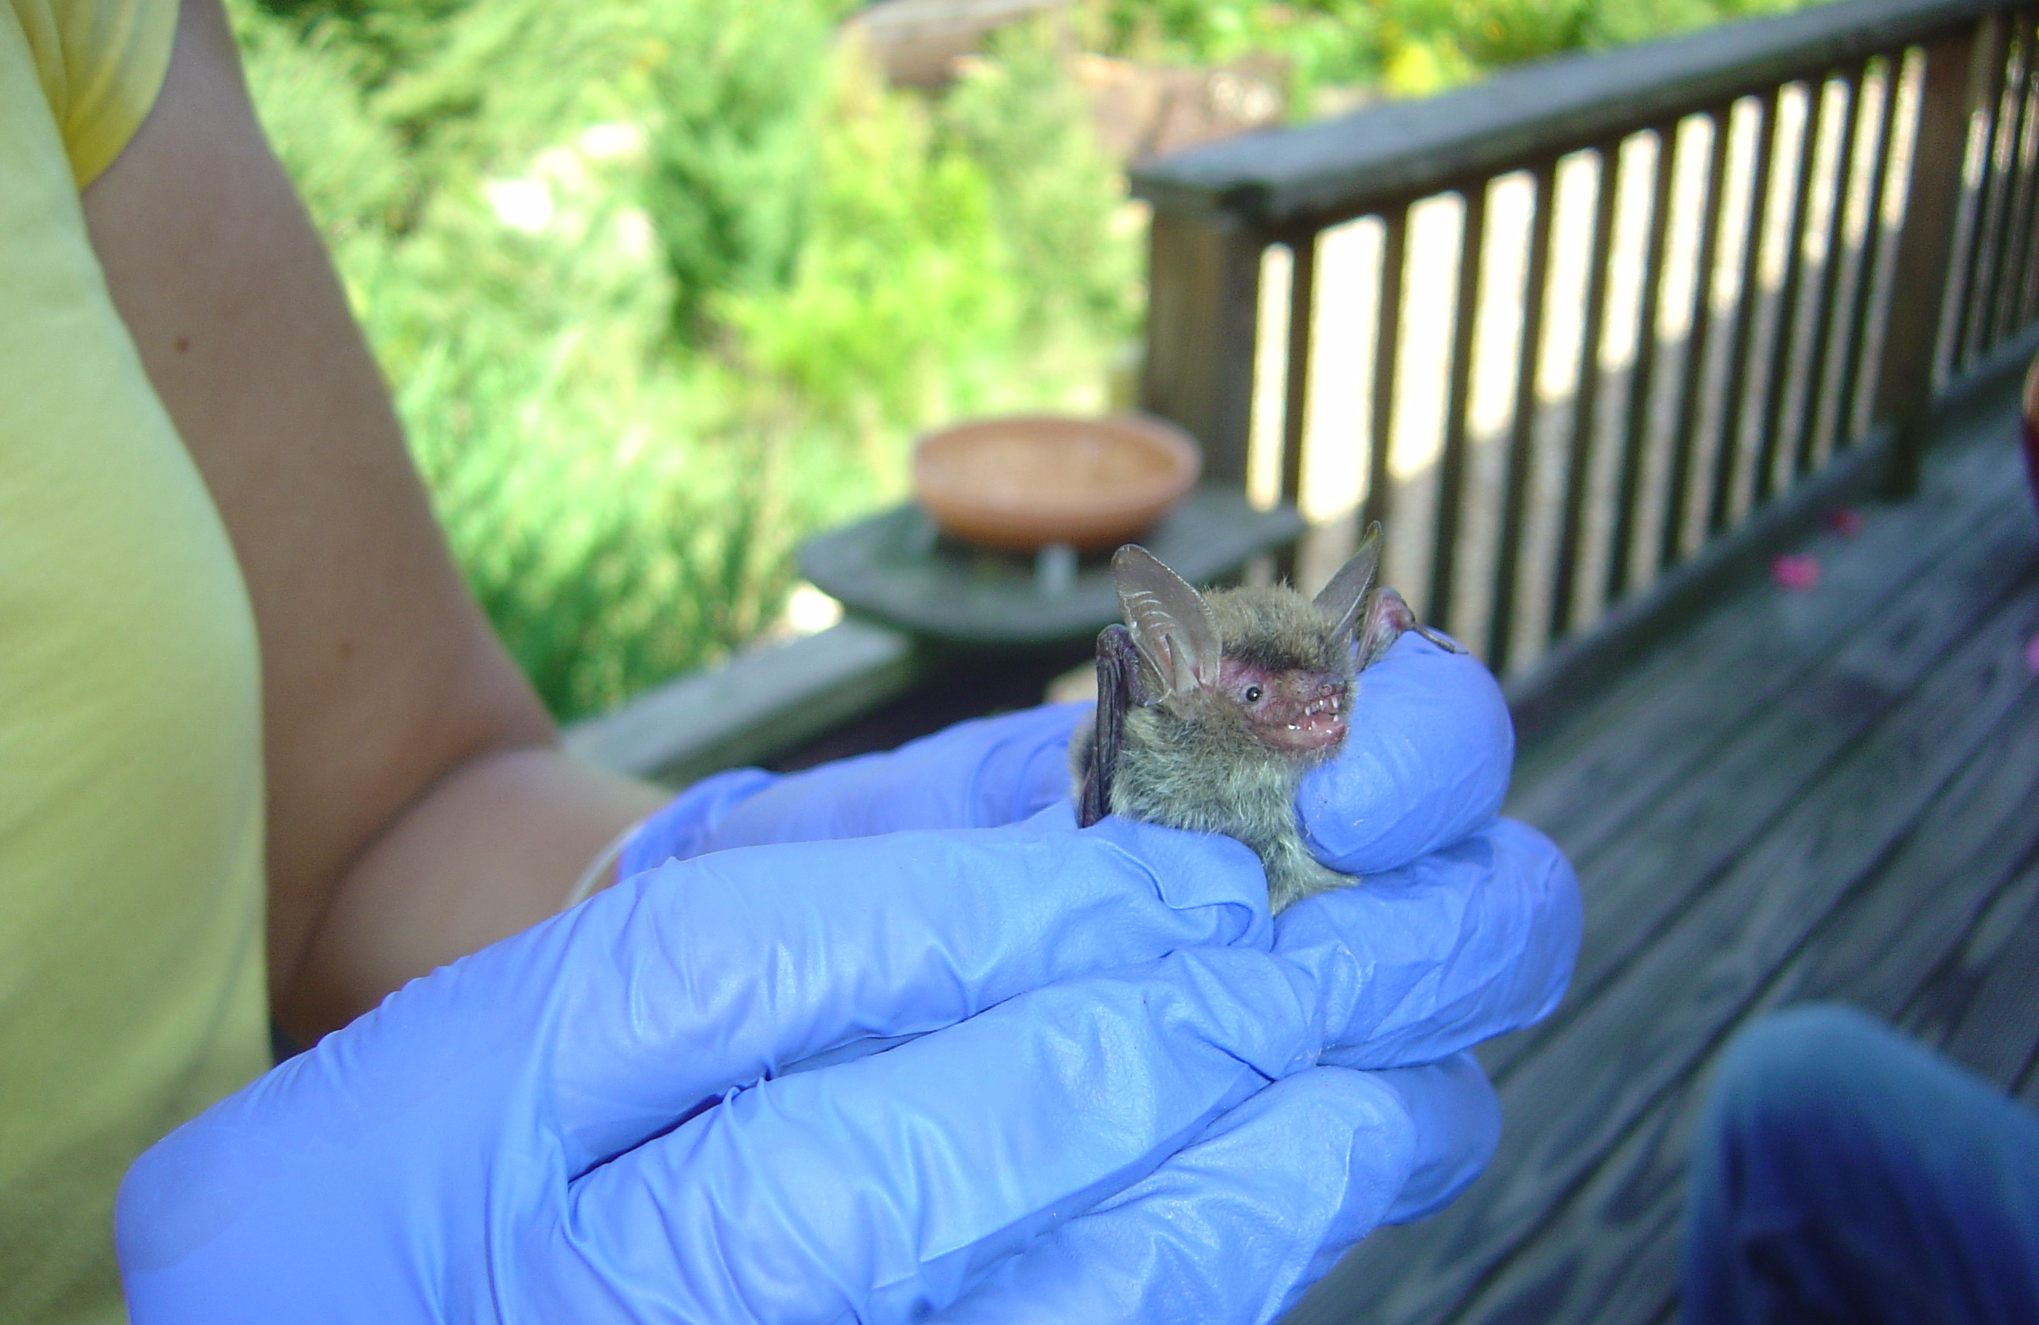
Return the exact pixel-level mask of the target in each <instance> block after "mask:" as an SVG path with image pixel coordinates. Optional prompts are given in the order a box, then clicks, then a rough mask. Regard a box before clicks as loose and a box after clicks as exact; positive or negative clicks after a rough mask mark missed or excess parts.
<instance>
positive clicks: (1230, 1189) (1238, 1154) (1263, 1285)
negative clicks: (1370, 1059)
mask: <svg viewBox="0 0 2039 1325" xmlns="http://www.w3.org/2000/svg"><path fill="white" fill-rule="evenodd" d="M1498 1118H1499V1114H1498V1110H1497V1109H1496V1107H1495V1104H1494V1097H1493V1091H1492V1089H1491V1088H1490V1087H1488V1086H1487V1084H1486V1079H1485V1078H1484V1077H1482V1076H1481V1075H1480V1073H1479V1069H1478V1067H1477V1065H1474V1064H1471V1063H1470V1062H1469V1061H1466V1062H1457V1061H1455V1062H1453V1063H1451V1064H1448V1065H1441V1066H1438V1067H1428V1068H1411V1069H1406V1070H1404V1071H1400V1072H1386V1073H1362V1072H1352V1071H1347V1070H1345V1069H1343V1068H1336V1067H1319V1068H1313V1069H1311V1070H1309V1071H1306V1072H1301V1073H1298V1074H1297V1075H1295V1076H1293V1077H1289V1078H1287V1079H1286V1080H1282V1081H1278V1082H1276V1083H1274V1084H1273V1085H1271V1086H1269V1087H1267V1088H1266V1089H1265V1090H1263V1091H1261V1092H1260V1093H1258V1094H1256V1095H1255V1096H1253V1098H1251V1099H1249V1100H1247V1101H1246V1102H1245V1103H1243V1104H1241V1105H1240V1106H1239V1107H1238V1108H1236V1109H1233V1110H1232V1111H1231V1112H1229V1113H1227V1114H1225V1115H1224V1116H1223V1117H1221V1118H1219V1119H1218V1120H1217V1121H1216V1122H1214V1123H1213V1124H1212V1126H1211V1127H1210V1128H1209V1130H1207V1131H1206V1132H1205V1133H1204V1134H1203V1135H1202V1136H1201V1137H1199V1138H1198V1139H1197V1140H1196V1141H1195V1142H1194V1143H1193V1144H1191V1145H1189V1146H1188V1147H1186V1148H1184V1149H1183V1150H1182V1151H1181V1152H1180V1153H1179V1154H1177V1155H1175V1156H1173V1157H1172V1158H1170V1159H1169V1160H1168V1161H1167V1162H1166V1163H1165V1164H1163V1165H1162V1166H1161V1167H1160V1168H1159V1169H1157V1170H1155V1172H1154V1173H1152V1174H1151V1175H1149V1176H1148V1177H1146V1178H1144V1179H1142V1180H1141V1181H1140V1182H1137V1183H1135V1184H1133V1185H1132V1186H1131V1187H1128V1188H1127V1189H1126V1190H1125V1191H1123V1192H1121V1193H1120V1194H1118V1195H1116V1196H1113V1197H1110V1198H1108V1199H1107V1200H1105V1201H1104V1202H1103V1203H1102V1204H1100V1205H1098V1206H1097V1207H1095V1208H1094V1209H1092V1210H1091V1211H1089V1212H1088V1213H1086V1214H1084V1215H1081V1216H1079V1217H1078V1218H1076V1219H1073V1220H1071V1221H1070V1222H1068V1223H1067V1224H1064V1225H1062V1226H1061V1227H1059V1228H1056V1229H1054V1230H1053V1231H1051V1232H1050V1233H1049V1234H1048V1235H1047V1236H1045V1237H1043V1238H1041V1239H1040V1240H1038V1241H1036V1242H1035V1243H1033V1244H1031V1245H1030V1246H1028V1247H1027V1248H1026V1249H1025V1250H1023V1251H1021V1252H1020V1253H1019V1254H1017V1255H1015V1256H1013V1257H1011V1258H1009V1259H1007V1260H1005V1261H1002V1262H1000V1263H999V1264H998V1265H996V1266H995V1267H993V1269H992V1270H991V1271H990V1273H989V1274H987V1275H986V1276H985V1277H984V1278H982V1279H981V1280H979V1281H978V1282H976V1283H974V1284H973V1285H972V1286H971V1288H970V1291H969V1292H968V1294H967V1295H966V1296H965V1297H964V1298H963V1299H962V1300H961V1301H959V1302H958V1303H957V1304H956V1305H955V1306H954V1307H952V1308H950V1309H949V1310H947V1311H945V1312H942V1313H940V1314H939V1315H937V1316H936V1319H937V1320H940V1321H942V1322H945V1325H966V1323H967V1325H989V1323H990V1322H1005V1321H1022V1320H1023V1321H1034V1320H1185V1321H1187V1320H1194V1321H1209V1322H1233V1321H1241V1322H1243V1321H1266V1320H1272V1319H1273V1318H1275V1317H1276V1316H1278V1315H1279V1314H1280V1313H1281V1312H1282V1311H1283V1310H1284V1309H1286V1307H1287V1306H1288V1305H1289V1304H1291V1303H1292V1302H1293V1301H1294V1300H1295V1299H1296V1298H1297V1297H1298V1296H1300V1295H1301V1293H1302V1292H1303V1290H1304V1289H1306V1288H1307V1287H1308V1286H1309V1285H1310V1284H1312V1283H1314V1282H1315V1281H1316V1280H1317V1279H1319V1278H1321V1277H1322V1276H1323V1275H1324V1273H1325V1272H1326V1271H1328V1270H1329V1269H1330V1268H1331V1266H1332V1265H1333V1264H1334V1263H1335V1262H1336V1261H1337V1259H1338V1257H1339V1256H1340V1255H1342V1254H1343V1253H1344V1252H1345V1251H1346V1250H1347V1249H1348V1248H1349V1247H1350V1246H1351V1245H1352V1244H1353V1243H1355V1242H1357V1241H1359V1240H1360V1239H1361V1238H1363V1237H1365V1236H1366V1235H1367V1234H1368V1233H1369V1232H1371V1231H1372V1230H1373V1229H1374V1228H1375V1227H1376V1226H1378V1225H1379V1224H1381V1223H1383V1222H1386V1221H1387V1220H1389V1219H1390V1218H1392V1217H1393V1215H1394V1214H1395V1213H1396V1211H1397V1210H1399V1209H1401V1208H1403V1207H1404V1206H1406V1205H1408V1204H1409V1197H1408V1193H1409V1192H1410V1191H1411V1189H1412V1187H1414V1186H1416V1185H1418V1184H1419V1183H1425V1184H1429V1183H1430V1182H1431V1180H1432V1177H1433V1175H1437V1174H1446V1173H1449V1174H1453V1175H1470V1174H1471V1173H1473V1172H1477V1171H1478V1168H1479V1166H1480V1165H1481V1164H1483V1163H1484V1162H1485V1161H1486V1159H1487V1157H1488V1156H1490V1155H1491V1154H1492V1151H1493V1143H1492V1137H1493V1136H1494V1135H1495V1133H1496V1131H1497V1130H1498ZM1460 1185H1461V1186H1462V1185H1463V1181H1461V1183H1460ZM1438 1190H1439V1189H1437V1188H1436V1187H1435V1186H1434V1185H1431V1186H1429V1189H1428V1194H1429V1195H1430V1196H1431V1197H1432V1198H1433V1199H1435V1197H1436V1196H1437V1195H1438Z"/></svg>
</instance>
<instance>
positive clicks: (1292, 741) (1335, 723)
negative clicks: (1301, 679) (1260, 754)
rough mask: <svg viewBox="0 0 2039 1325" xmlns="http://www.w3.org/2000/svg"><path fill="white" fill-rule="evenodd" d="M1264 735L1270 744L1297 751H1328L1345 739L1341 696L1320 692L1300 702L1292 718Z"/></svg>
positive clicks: (1343, 706) (1299, 752)
mask: <svg viewBox="0 0 2039 1325" xmlns="http://www.w3.org/2000/svg"><path fill="white" fill-rule="evenodd" d="M1266 735H1267V739H1268V742H1269V743H1270V744H1272V745H1276V746H1278V747H1280V748H1281V749H1284V750H1293V751H1295V752H1296V753H1298V754H1305V753H1308V752H1310V751H1313V750H1329V749H1330V748H1331V747H1333V746H1335V745H1337V744H1338V743H1339V742H1340V741H1342V740H1344V739H1345V696H1344V695H1342V694H1337V693H1333V694H1328V695H1320V696H1318V697H1317V698H1315V699H1313V700H1311V701H1310V702H1309V703H1307V704H1305V705H1303V707H1302V708H1301V710H1300V711H1298V712H1297V714H1296V716H1295V718H1294V719H1293V720H1292V721H1290V722H1288V723H1285V724H1283V725H1281V726H1279V727H1274V728H1271V729H1269V730H1268V731H1267V733H1266Z"/></svg>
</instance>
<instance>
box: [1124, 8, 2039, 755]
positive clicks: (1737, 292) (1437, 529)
mask: <svg viewBox="0 0 2039 1325" xmlns="http://www.w3.org/2000/svg"><path fill="white" fill-rule="evenodd" d="M2035 18H2039V5H2034V4H2032V3H2029V2H2028V3H2022V4H2012V3H1987V2H1985V0H1966V2H1964V0H1856V2H1855V3H1845V4H1837V5H1831V6H1826V7H1822V8H1817V9H1813V10H1809V11H1806V12H1803V13H1800V14H1796V15H1791V16H1788V17H1783V18H1777V19H1771V20H1765V21H1761V22H1752V23H1745V24H1738V25H1734V26H1731V27H1726V28H1720V29H1715V30H1713V31H1709V32H1705V33H1702V34H1699V35H1696V36H1692V37H1688V38H1684V39H1680V40H1674V41H1667V42H1662V43H1658V44H1654V45H1650V46H1644V47H1637V48H1632V49H1629V50H1625V51H1620V52H1615V53H1610V54H1599V55H1591V56H1582V57H1576V58H1568V59H1563V60H1558V61H1553V62H1549V63H1545V64H1542V65H1537V66H1531V67H1526V68H1522V69H1519V70H1515V71H1510V72H1507V73H1504V74H1502V75H1500V76H1499V77H1496V78H1494V79H1492V80H1491V81H1489V82H1486V83H1483V84H1480V85H1478V86H1475V87H1470V88H1467V89H1464V90H1462V91H1459V92H1455V93H1452V94H1450V95H1447V96H1445V97H1441V98H1438V99H1435V100H1431V101H1423V102H1407V103H1392V104H1382V105H1377V106H1373V107H1370V108H1367V109H1363V110H1360V111H1358V112H1356V113H1353V114H1350V115H1347V116H1345V117H1343V118H1340V119H1335V120H1329V121H1325V122H1321V123H1317V124H1312V125H1308V126H1304V127H1300V128H1295V129H1289V130H1283V131H1278V132H1273V133H1266V134H1259V135H1254V136H1252V137H1247V138H1240V139H1234V140H1231V141H1228V142H1224V143H1220V144H1217V145H1213V146H1210V147H1206V148H1201V149H1197V150H1195V151H1191V152H1186V153H1182V154H1179V155H1177V156H1174V157H1171V158H1166V159H1162V160H1159V161H1155V162H1153V163H1151V164H1149V165H1147V166H1145V167H1144V168H1142V169H1140V170H1138V171H1137V172H1136V173H1135V177H1134V189H1135V192H1136V193H1137V194H1138V195H1139V196H1140V197H1143V198H1145V199H1146V200H1147V201H1148V202H1149V203H1150V204H1151V206H1152V208H1153V230H1152V267H1151V278H1152V289H1151V302H1150V311H1149V327H1148V338H1147V353H1146V360H1145V364H1144V370H1143V379H1142V388H1141V391H1142V397H1143V403H1144V404H1145V405H1146V407H1147V408H1149V409H1151V410H1153V411H1155V412H1157V413H1160V414H1163V415H1166V416H1168V417H1171V418H1173V419H1175V420H1176V421H1177V422H1180V423H1182V424H1183V425H1185V426H1186V427H1188V428H1189V429H1190V430H1191V431H1192V432H1193V433H1195V434H1196V435H1197V436H1198V437H1199V438H1200V439H1201V440H1202V441H1203V443H1204V445H1205V447H1206V464H1207V472H1209V473H1211V474H1214V475H1218V476H1223V477H1227V478H1231V479H1235V480H1237V481H1239V482H1242V483H1246V484H1248V485H1249V486H1250V487H1253V488H1255V489H1256V490H1257V491H1258V492H1260V493H1261V494H1262V495H1263V496H1265V497H1267V498H1269V499H1273V498H1277V497H1278V498H1282V499H1286V500H1290V501H1297V502H1299V503H1301V504H1302V505H1303V507H1304V510H1305V512H1306V514H1308V515H1310V516H1311V517H1312V519H1313V520H1314V521H1315V522H1316V525H1317V528H1316V531H1315V532H1314V533H1313V534H1312V536H1311V537H1310V539H1308V540H1307V541H1306V544H1305V546H1304V548H1303V549H1302V551H1301V553H1300V560H1301V561H1302V563H1304V564H1303V565H1302V566H1301V568H1300V569H1299V570H1298V578H1299V579H1301V580H1303V581H1304V582H1305V583H1308V582H1309V581H1310V580H1311V579H1312V578H1314V577H1321V575H1323V574H1325V573H1328V570H1329V569H1330V566H1331V565H1333V564H1335V560H1336V559H1337V558H1338V557H1340V556H1342V555H1343V554H1344V551H1345V549H1346V548H1347V547H1349V546H1350V543H1351V541H1352V539H1353V538H1354V537H1355V535H1356V532H1357V530H1359V529H1361V528H1363V527H1364V525H1365V523H1366V522H1369V521H1372V520H1376V519H1378V520H1382V521H1384V522H1385V524H1386V525H1387V528H1388V533H1389V554H1388V558H1387V570H1386V575H1387V577H1388V578H1389V579H1390V580H1391V581H1392V582H1394V583H1396V584H1397V585H1398V587H1400V588H1401V589H1402V590H1403V591H1404V593H1405V594H1406V595H1407V596H1408V597H1409V598H1410V600H1411V601H1412V603H1413V604H1414V605H1415V606H1416V607H1417V609H1418V611H1419V612H1420V613H1421V614H1422V615H1423V616H1425V618H1426V619H1428V620H1429V621H1431V622H1433V623H1436V624H1438V625H1440V626H1442V627H1443V628H1444V629H1447V630H1450V631H1452V632H1454V633H1455V634H1457V635H1459V636H1460V637H1461V638H1463V639H1465V640H1466V641H1467V642H1469V643H1471V644H1472V645H1473V646H1474V647H1475V648H1476V649H1478V650H1480V651H1482V652H1483V653H1484V655H1485V656H1486V657H1487V659H1488V660H1489V662H1490V663H1491V664H1492V665H1493V666H1495V668H1496V670H1498V671H1503V672H1504V674H1505V675H1506V677H1507V679H1508V681H1509V683H1510V690H1511V697H1512V698H1513V699H1514V700H1515V702H1516V704H1517V708H1518V717H1523V716H1525V715H1528V716H1534V715H1536V714H1540V713H1541V712H1542V710H1543V709H1544V708H1545V707H1546V706H1548V705H1550V704H1553V703H1557V702H1560V701H1561V700H1562V697H1563V696H1564V695H1565V694H1568V693H1574V692H1575V690H1576V688H1577V687H1579V686H1583V685H1589V684H1590V683H1591V680H1592V677H1593V675H1594V674H1595V671H1596V669H1599V668H1606V667H1610V666H1614V665H1617V664H1618V663H1619V661H1620V660H1621V659H1622V658H1623V657H1624V656H1626V655H1627V654H1628V653H1629V652H1630V651H1632V650H1633V649H1635V648H1637V647H1640V646H1641V643H1642V642H1643V641H1644V640H1646V638H1647V637H1648V635H1649V634H1650V633H1651V629H1652V627H1654V626H1657V625H1660V624H1662V623H1663V622H1664V621H1665V620H1667V619H1668V618H1670V617H1672V616H1675V615H1676V614H1677V613H1679V612H1681V611H1686V610H1690V609H1691V608H1692V607H1693V606H1695V605H1696V604H1698V603H1699V602H1701V601H1703V600H1704V598H1705V596H1706V593H1707V590H1708V589H1709V588H1710V586H1711V585H1713V584H1715V583H1717V582H1718V580H1719V577H1720V576H1721V575H1723V574H1725V573H1727V572H1729V571H1730V570H1734V569H1739V568H1744V567H1745V566H1746V564H1747V563H1748V562H1749V561H1751V560H1752V559H1754V558H1757V557H1761V556H1766V555H1768V553H1769V552H1770V551H1772V550H1774V549H1775V548H1777V547H1779V546H1781V545H1782V543H1783V542H1784V540H1785V539H1787V538H1789V537H1791V536H1793V535H1795V534H1796V533H1797V532H1798V531H1799V530H1800V529H1802V528H1803V527H1805V525H1807V524H1808V523H1809V522H1810V521H1813V520H1816V519H1818V518H1819V517H1820V516H1821V514H1822V513H1823V512H1825V511H1826V510H1828V509H1830V508H1831V507H1833V506H1834V505H1836V504H1837V503H1839V502H1841V501H1844V500H1846V499H1847V498H1848V497H1849V496H1850V495H1851V494H1854V493H1857V492H1860V491H1862V490H1865V489H1868V488H1870V487H1873V486H1876V485H1896V486H1900V487H1901V486H1902V485H1903V484H1904V483H1905V482H1906V481H1907V478H1908V476H1909V475H1910V474H1911V473H1912V472H1913V471H1914V470H1915V466H1916V459H1917V454H1918V450H1919V448H1920V447H1922V446H1923V445H1925V444H1926V442H1927V440H1928V438H1929V434H1930V431H1931V429H1930V426H1929V420H1930V418H1931V416H1932V412H1933V410H1934V409H1935V407H1936V406H1939V405H1942V404H1944V403H1946V402H1947V401H1948V400H1949V399H1951V398H1952V397H1953V396H1954V395H1955V394H1957V393H1958V391H1959V388H1960V387H1961V385H1962V383H1963V382H1964V381H1965V380H1967V379H1968V378H1970V377H1972V376H1974V375H1976V374H1977V373H1979V372H1981V371H1983V370H1984V369H1986V368H1988V367H1990V366H1991V365H1992V364H2002V363H2008V362H2009V360H2010V359H2011V358H2012V357H2013V351H2016V350H2018V349H2019V348H2021V347H2028V346H2029V344H2030V342H2031V331H2032V329H2033V323H2034V319H2035V317H2039V255H2035V252H2034V244H2035V234H2039V224H2035V205H2034V204H2035V198H2034V194H2035V186H2039V169H2035V149H2039V123H2035V114H2039V85H2035V80H2034V76H2033V69H2034V63H2035V59H2039V43H2035V33H2034V25H2035ZM1313 563H1314V564H1313Z"/></svg>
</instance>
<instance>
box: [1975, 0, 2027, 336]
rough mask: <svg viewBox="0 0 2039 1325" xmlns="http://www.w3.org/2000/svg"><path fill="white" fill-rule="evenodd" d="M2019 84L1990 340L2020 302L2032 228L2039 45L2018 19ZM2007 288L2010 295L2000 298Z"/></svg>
mask: <svg viewBox="0 0 2039 1325" xmlns="http://www.w3.org/2000/svg"><path fill="white" fill-rule="evenodd" d="M2016 42H2017V61H2018V86H2017V95H2016V96H2015V98H2014V99H2013V100H2012V102H2011V114H2012V118H2013V121H2014V122H2013V125H2012V128H2011V155H2010V162H2009V165H2008V168H2007V170H2006V173H2005V176H2004V190H2005V193H2006V195H2007V196H2008V197H2009V198H2010V200H2011V201H2010V204H2009V211H2008V212H2007V213H2006V215H2007V216H2008V218H2009V220H2008V222H2007V224H2006V225H2005V227H2004V243H2005V246H2006V248H2007V249H2008V253H2007V254H2003V255H2000V256H1999V259H1998V263H1997V279H1996V280H1995V281H1993V282H1992V283H1991V284H1990V290H1989V308H1988V309H1987V310H1986V311H1985V312H1984V314H1983V326H1984V327H1985V328H1987V330H1986V332H1985V335H1986V336H1987V337H1988V339H1989V343H1990V344H1991V345H1994V344H1996V343H1997V342H1998V341H2000V340H2002V339H2003V338H2004V337H2006V336H2008V335H2010V334H2011V332H2012V330H2013V329H2014V328H2015V327H2016V325H2017V323H2016V321H2015V320H2014V319H2013V318H2012V317H2011V316H2010V315H2011V314H2012V313H2013V312H2014V311H2015V310H2016V308H2017V306H2018V304H2019V303H2020V302H2021V299H2022V296H2023V294H2024V289H2025V263H2026V255H2027V253H2028V252H2029V250H2030V247H2031V246H2030V245H2029V244H2028V243H2027V242H2026V238H2027V236H2029V235H2030V234H2031V229H2032V185H2033V182H2034V181H2035V180H2039V167H2035V168H2028V167H2027V166H2026V164H2025V155H2026V151H2027V147H2026V145H2027V144H2028V143H2030V142H2032V141H2033V138H2032V117H2033V113H2034V107H2033V104H2032V91H2033V87H2034V80H2033V77H2032V60H2033V58H2034V56H2035V54H2039V51H2035V50H2034V43H2033V40H2032V25H2031V24H2030V23H2020V24H2018V29H2017V36H2016ZM2006 294H2008V295H2009V298H2005V295H2006Z"/></svg>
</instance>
